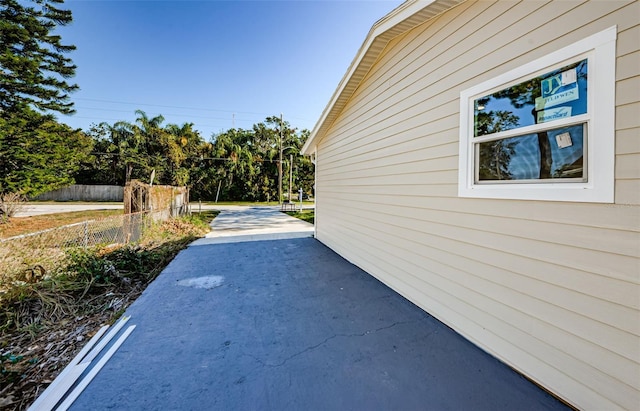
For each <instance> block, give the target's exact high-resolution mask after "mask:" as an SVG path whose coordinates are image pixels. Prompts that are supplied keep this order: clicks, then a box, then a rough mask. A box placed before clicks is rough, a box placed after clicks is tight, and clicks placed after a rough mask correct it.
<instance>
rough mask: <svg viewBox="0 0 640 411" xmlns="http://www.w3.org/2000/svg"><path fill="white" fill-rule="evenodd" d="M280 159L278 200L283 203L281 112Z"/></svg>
mask: <svg viewBox="0 0 640 411" xmlns="http://www.w3.org/2000/svg"><path fill="white" fill-rule="evenodd" d="M279 148H280V160H279V161H278V201H279V202H280V204H282V113H280V147H279Z"/></svg>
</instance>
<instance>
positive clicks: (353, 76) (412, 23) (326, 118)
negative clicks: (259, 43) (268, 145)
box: [302, 0, 463, 155]
mask: <svg viewBox="0 0 640 411" xmlns="http://www.w3.org/2000/svg"><path fill="white" fill-rule="evenodd" d="M462 1H463V0H408V1H406V2H404V3H402V4H401V5H400V6H398V7H397V8H395V9H394V10H392V11H391V12H390V13H389V14H387V15H386V16H385V17H383V18H382V19H380V20H378V22H376V23H375V24H374V25H373V27H372V28H371V30H370V31H369V34H368V35H367V37H366V39H365V41H364V43H363V44H362V46H361V47H360V50H359V51H358V53H357V54H356V56H355V58H354V59H353V61H352V62H351V65H350V66H349V69H348V70H347V72H346V73H345V75H344V76H343V77H342V80H341V81H340V83H339V84H338V87H337V88H336V90H335V91H334V93H333V96H332V97H331V99H330V100H329V104H327V106H326V107H325V109H324V110H323V112H322V115H321V116H320V119H319V120H318V122H317V123H316V125H315V127H314V128H313V131H312V132H311V134H310V135H309V138H307V141H306V142H305V143H304V145H303V146H302V153H303V154H305V155H310V154H312V152H313V150H314V147H315V145H316V143H317V142H318V141H319V140H320V139H322V137H323V136H324V135H325V134H326V132H327V130H328V129H329V127H331V125H332V124H333V122H334V121H335V119H336V118H337V116H338V115H339V114H340V112H341V111H342V109H343V108H344V106H345V105H346V103H347V101H348V100H349V99H350V98H351V96H352V95H353V93H354V92H355V90H356V89H357V88H358V86H359V85H360V82H361V81H362V80H363V79H364V77H365V76H366V74H367V73H368V72H369V70H370V69H371V67H372V66H373V65H374V64H375V62H376V61H377V60H378V57H380V55H381V54H382V52H383V51H384V49H385V48H386V46H387V44H388V43H389V42H390V41H391V40H392V39H394V38H395V37H397V36H399V35H401V34H403V33H405V32H407V31H408V30H411V29H413V28H414V27H416V26H418V25H420V24H422V23H424V22H425V21H428V20H430V19H432V18H433V17H435V16H437V15H439V14H441V13H443V12H444V11H446V10H448V9H450V8H451V7H454V6H455V5H457V4H458V3H461V2H462Z"/></svg>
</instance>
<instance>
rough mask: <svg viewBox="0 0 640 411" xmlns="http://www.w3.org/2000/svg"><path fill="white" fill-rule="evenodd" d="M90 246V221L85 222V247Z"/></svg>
mask: <svg viewBox="0 0 640 411" xmlns="http://www.w3.org/2000/svg"><path fill="white" fill-rule="evenodd" d="M88 246H89V221H85V222H84V248H87V247H88Z"/></svg>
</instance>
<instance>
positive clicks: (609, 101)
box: [458, 26, 617, 203]
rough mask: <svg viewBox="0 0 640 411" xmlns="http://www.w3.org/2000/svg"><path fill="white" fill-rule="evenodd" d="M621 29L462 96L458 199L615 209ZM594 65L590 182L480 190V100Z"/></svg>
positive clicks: (588, 160) (498, 186)
mask: <svg viewBox="0 0 640 411" xmlns="http://www.w3.org/2000/svg"><path fill="white" fill-rule="evenodd" d="M616 38H617V27H616V26H613V27H610V28H608V29H606V30H603V31H601V32H598V33H596V34H593V35H591V36H589V37H586V38H584V39H582V40H580V41H578V42H576V43H573V44H571V45H569V46H567V47H564V48H562V49H560V50H557V51H555V52H553V53H550V54H548V55H546V56H544V57H542V58H539V59H537V60H534V61H531V62H530V63H527V64H525V65H523V66H520V67H518V68H516V69H514V70H511V71H509V72H506V73H504V74H502V75H499V76H497V77H494V78H492V79H490V80H487V81H485V82H483V83H481V84H478V85H476V86H474V87H471V88H469V89H466V90H464V91H462V92H461V93H460V142H459V163H458V165H459V168H458V196H460V197H474V198H499V199H517V200H545V201H573V202H597V203H613V202H614V188H615V184H614V183H615V180H614V179H615V174H614V173H615V69H616ZM581 55H583V56H587V58H588V59H589V67H590V69H589V73H590V79H589V90H588V95H589V98H588V111H589V113H591V114H592V116H591V120H590V122H589V125H588V132H587V135H588V140H587V148H586V167H587V176H588V178H587V181H586V182H544V183H541V182H533V183H530V182H525V183H509V182H505V181H502V182H500V183H499V184H498V183H496V184H477V183H476V179H475V162H476V161H477V160H476V154H475V149H474V144H472V143H473V142H472V139H473V138H474V137H473V130H474V106H473V102H474V99H476V98H478V97H482V96H484V95H487V94H490V93H492V92H495V91H497V90H500V89H501V88H503V87H504V86H505V85H508V84H509V83H511V84H513V83H516V82H517V81H519V80H520V81H524V80H526V79H527V78H531V77H532V76H535V75H536V73H540V72H541V71H544V70H545V69H548V68H549V67H551V66H554V65H556V66H557V65H559V64H561V63H563V62H566V61H568V60H570V59H575V58H577V57H578V56H581Z"/></svg>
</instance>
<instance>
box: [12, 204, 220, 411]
mask: <svg viewBox="0 0 640 411" xmlns="http://www.w3.org/2000/svg"><path fill="white" fill-rule="evenodd" d="M215 215H217V213H216V212H212V211H208V212H203V213H201V214H199V215H193V216H191V217H184V218H180V219H173V220H168V221H164V222H162V223H157V224H156V225H154V226H152V227H151V229H149V230H147V231H146V232H145V233H144V235H143V237H142V239H141V240H140V241H138V242H136V243H134V244H129V245H121V246H111V247H93V248H87V249H83V248H73V249H70V250H67V251H66V252H65V255H64V258H63V259H61V260H60V262H59V263H58V264H57V266H56V267H55V268H53V269H51V270H48V271H46V272H41V273H36V274H38V275H35V276H33V277H32V278H31V279H30V280H29V281H25V280H27V279H26V278H22V279H20V280H18V279H15V278H6V277H2V278H0V290H2V291H0V409H8V410H24V409H26V408H27V407H28V406H29V405H30V404H31V403H32V402H33V401H34V400H35V399H36V398H37V396H38V395H39V394H40V393H42V391H44V389H45V388H46V387H47V385H48V384H50V383H51V382H52V381H53V380H54V379H55V377H56V376H57V375H58V373H60V371H62V370H63V369H64V367H65V366H66V365H67V364H68V363H69V361H71V360H72V359H73V357H74V356H75V354H76V353H77V352H78V351H79V350H80V349H81V348H82V346H83V345H84V344H85V343H86V342H87V341H88V340H89V339H90V338H91V337H92V336H93V335H94V334H95V333H96V331H98V329H99V328H100V327H101V326H102V325H104V324H112V323H113V322H114V321H115V320H116V319H117V318H118V317H119V316H120V315H121V314H122V313H123V312H124V311H125V309H126V308H127V307H128V306H129V305H130V304H131V303H132V302H133V301H134V300H135V299H136V298H138V296H139V295H140V294H141V293H142V291H144V289H145V288H146V287H147V285H148V284H149V283H150V282H151V281H153V279H155V277H156V276H157V275H158V274H159V273H160V272H161V271H162V270H163V269H164V267H165V266H166V265H167V264H168V263H169V262H170V261H171V260H172V259H173V258H174V257H175V255H176V254H177V253H178V252H179V251H180V250H182V249H183V248H185V247H186V246H187V245H188V244H189V243H190V242H192V241H193V240H195V239H196V238H199V237H202V236H203V235H204V234H206V232H207V231H208V230H209V226H208V223H209V222H210V221H211V220H212V219H213V218H214V217H215ZM0 274H1V273H0Z"/></svg>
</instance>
